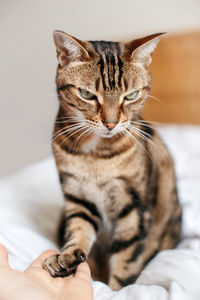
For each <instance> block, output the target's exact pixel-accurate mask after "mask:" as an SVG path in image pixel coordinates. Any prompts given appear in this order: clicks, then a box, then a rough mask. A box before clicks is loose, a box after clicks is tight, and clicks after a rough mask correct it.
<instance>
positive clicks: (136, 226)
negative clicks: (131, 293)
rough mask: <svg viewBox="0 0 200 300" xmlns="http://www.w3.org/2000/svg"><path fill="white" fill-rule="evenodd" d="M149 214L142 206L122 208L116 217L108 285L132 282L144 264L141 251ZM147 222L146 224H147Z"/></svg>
mask: <svg viewBox="0 0 200 300" xmlns="http://www.w3.org/2000/svg"><path fill="white" fill-rule="evenodd" d="M149 222H150V214H149V213H148V212H147V211H144V210H143V208H142V207H140V208H138V209H137V208H134V209H133V210H132V211H131V210H124V213H123V214H121V215H120V216H119V217H118V220H117V223H116V226H115V230H114V234H113V240H112V244H111V248H110V254H111V255H110V275H109V282H108V284H109V286H110V287H111V288H112V289H113V290H119V289H120V288H122V287H124V286H127V285H129V284H132V283H134V282H135V280H136V278H137V277H138V275H139V274H140V272H141V270H142V268H143V266H144V257H143V252H144V251H145V244H146V238H147V236H148V233H149V229H150V223H149ZM147 224H148V226H147Z"/></svg>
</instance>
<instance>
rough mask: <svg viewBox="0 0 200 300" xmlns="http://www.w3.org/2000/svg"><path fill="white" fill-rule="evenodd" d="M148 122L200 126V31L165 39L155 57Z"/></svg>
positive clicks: (145, 114)
mask: <svg viewBox="0 0 200 300" xmlns="http://www.w3.org/2000/svg"><path fill="white" fill-rule="evenodd" d="M151 72H152V77H153V81H152V89H151V92H150V94H151V95H153V96H155V97H157V98H159V99H160V102H158V101H156V100H155V99H152V98H149V99H148V101H147V105H146V107H145V108H144V110H143V116H144V118H146V119H147V120H150V121H157V122H161V123H162V122H164V123H166V122H167V123H191V124H200V31H196V32H192V33H184V34H175V35H168V36H167V35H166V37H163V38H162V39H161V41H160V43H159V45H158V46H157V49H156V50H155V53H154V55H153V62H152V65H151Z"/></svg>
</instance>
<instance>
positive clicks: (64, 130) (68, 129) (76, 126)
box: [52, 124, 84, 141]
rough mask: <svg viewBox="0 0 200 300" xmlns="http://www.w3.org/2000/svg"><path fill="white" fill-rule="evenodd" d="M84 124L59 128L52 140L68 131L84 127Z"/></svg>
mask: <svg viewBox="0 0 200 300" xmlns="http://www.w3.org/2000/svg"><path fill="white" fill-rule="evenodd" d="M83 125H84V124H74V125H71V126H66V127H64V128H62V129H60V130H58V131H57V132H56V133H55V135H53V136H52V141H54V140H55V139H57V138H58V137H59V136H61V135H62V134H64V133H66V132H71V131H73V130H75V129H77V128H80V127H82V126H83Z"/></svg>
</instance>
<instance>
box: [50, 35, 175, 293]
mask: <svg viewBox="0 0 200 300" xmlns="http://www.w3.org/2000/svg"><path fill="white" fill-rule="evenodd" d="M161 35H162V33H157V34H153V35H150V36H147V37H144V38H141V39H136V40H133V41H131V42H128V43H118V42H106V41H87V42H86V41H81V40H78V39H77V38H75V37H72V36H70V35H68V34H66V33H64V32H61V31H55V32H54V41H55V45H56V49H57V56H58V61H59V65H58V68H57V77H56V83H57V92H58V98H59V103H60V106H59V111H58V115H57V119H56V122H55V129H54V138H53V152H54V155H55V159H56V164H57V168H58V172H59V177H60V182H61V185H62V190H63V194H64V198H65V201H66V205H65V208H64V214H63V215H64V216H63V221H62V234H63V238H62V243H63V244H62V249H61V253H60V254H59V255H53V256H51V257H49V258H47V259H46V261H45V268H46V269H47V270H48V271H49V272H50V274H51V275H52V276H53V277H64V276H68V275H70V274H72V273H74V272H75V269H76V267H77V265H78V264H79V263H81V262H82V261H84V260H86V259H87V260H88V262H89V265H90V267H91V270H92V275H93V278H94V279H98V280H104V281H105V282H107V283H108V284H109V286H110V287H111V288H112V289H114V290H118V289H120V288H121V287H123V286H126V285H128V284H131V283H133V282H134V281H135V280H136V278H137V277H138V275H139V274H140V272H141V271H142V269H143V268H144V266H145V265H146V264H147V263H148V262H149V260H150V259H151V258H152V257H154V256H155V254H156V253H157V252H158V251H160V250H162V249H169V248H173V247H174V246H175V245H176V244H177V242H178V240H179V236H180V227H181V207H180V205H179V202H178V197H177V189H176V178H175V173H174V166H173V161H172V158H171V156H170V154H169V152H168V150H167V149H166V146H165V145H164V144H163V143H162V141H161V139H160V137H159V135H158V134H157V132H156V131H155V129H154V127H153V126H152V124H151V123H149V122H146V121H144V120H143V119H142V118H141V115H140V112H141V109H142V107H143V105H144V104H145V101H146V99H147V98H148V95H149V90H150V86H151V76H150V72H149V70H148V67H149V65H150V63H151V56H152V53H153V50H154V49H155V47H156V45H157V43H158V42H159V40H160V38H161ZM163 88H164V87H163Z"/></svg>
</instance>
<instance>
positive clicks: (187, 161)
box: [0, 126, 200, 300]
mask: <svg viewBox="0 0 200 300" xmlns="http://www.w3.org/2000/svg"><path fill="white" fill-rule="evenodd" d="M160 133H161V134H162V136H163V138H164V140H165V142H166V143H167V145H168V147H169V148H170V150H171V153H172V154H173V156H174V158H175V166H176V171H177V176H178V190H179V196H180V201H181V203H182V205H183V228H182V241H181V242H180V244H179V246H178V248H177V249H174V250H168V251H163V252H161V253H160V254H158V255H157V256H156V257H155V258H154V259H153V260H152V261H151V262H150V263H149V264H148V266H147V267H146V268H145V270H144V271H143V272H142V274H141V275H140V277H139V278H138V280H137V282H136V284H134V285H130V286H128V287H125V288H123V289H121V290H120V291H119V292H113V291H111V290H110V288H109V287H108V286H106V285H105V284H103V283H100V282H93V286H94V295H95V300H103V299H105V300H107V299H113V300H122V299H125V300H126V299H127V300H128V299H134V300H139V299H140V300H146V299H148V300H151V299H152V300H164V299H166V300H167V299H168V300H169V299H172V300H179V299H180V300H185V299H192V300H193V299H195V300H196V299H200V126H182V127H181V126H180V127H179V126H164V127H162V128H161V129H160ZM16 159H17V158H16ZM63 203H64V202H63V198H62V193H61V191H60V186H59V183H58V177H57V172H56V167H55V163H54V160H53V158H52V157H50V158H47V159H45V160H43V161H41V162H39V163H36V164H34V165H31V166H29V167H27V168H25V169H23V170H22V171H20V172H18V173H17V174H14V175H12V176H9V177H7V178H3V179H0V242H1V243H3V244H4V245H5V246H6V248H7V249H8V251H9V261H10V264H11V265H12V266H13V267H14V268H17V269H21V270H23V269H24V268H26V267H27V265H28V264H29V263H30V262H31V261H32V260H33V259H34V258H35V257H36V256H37V255H38V254H39V253H40V252H41V251H43V250H45V249H49V248H54V249H57V247H56V243H55V241H56V229H57V228H56V226H57V221H58V219H59V215H60V212H61V210H62V205H63Z"/></svg>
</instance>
